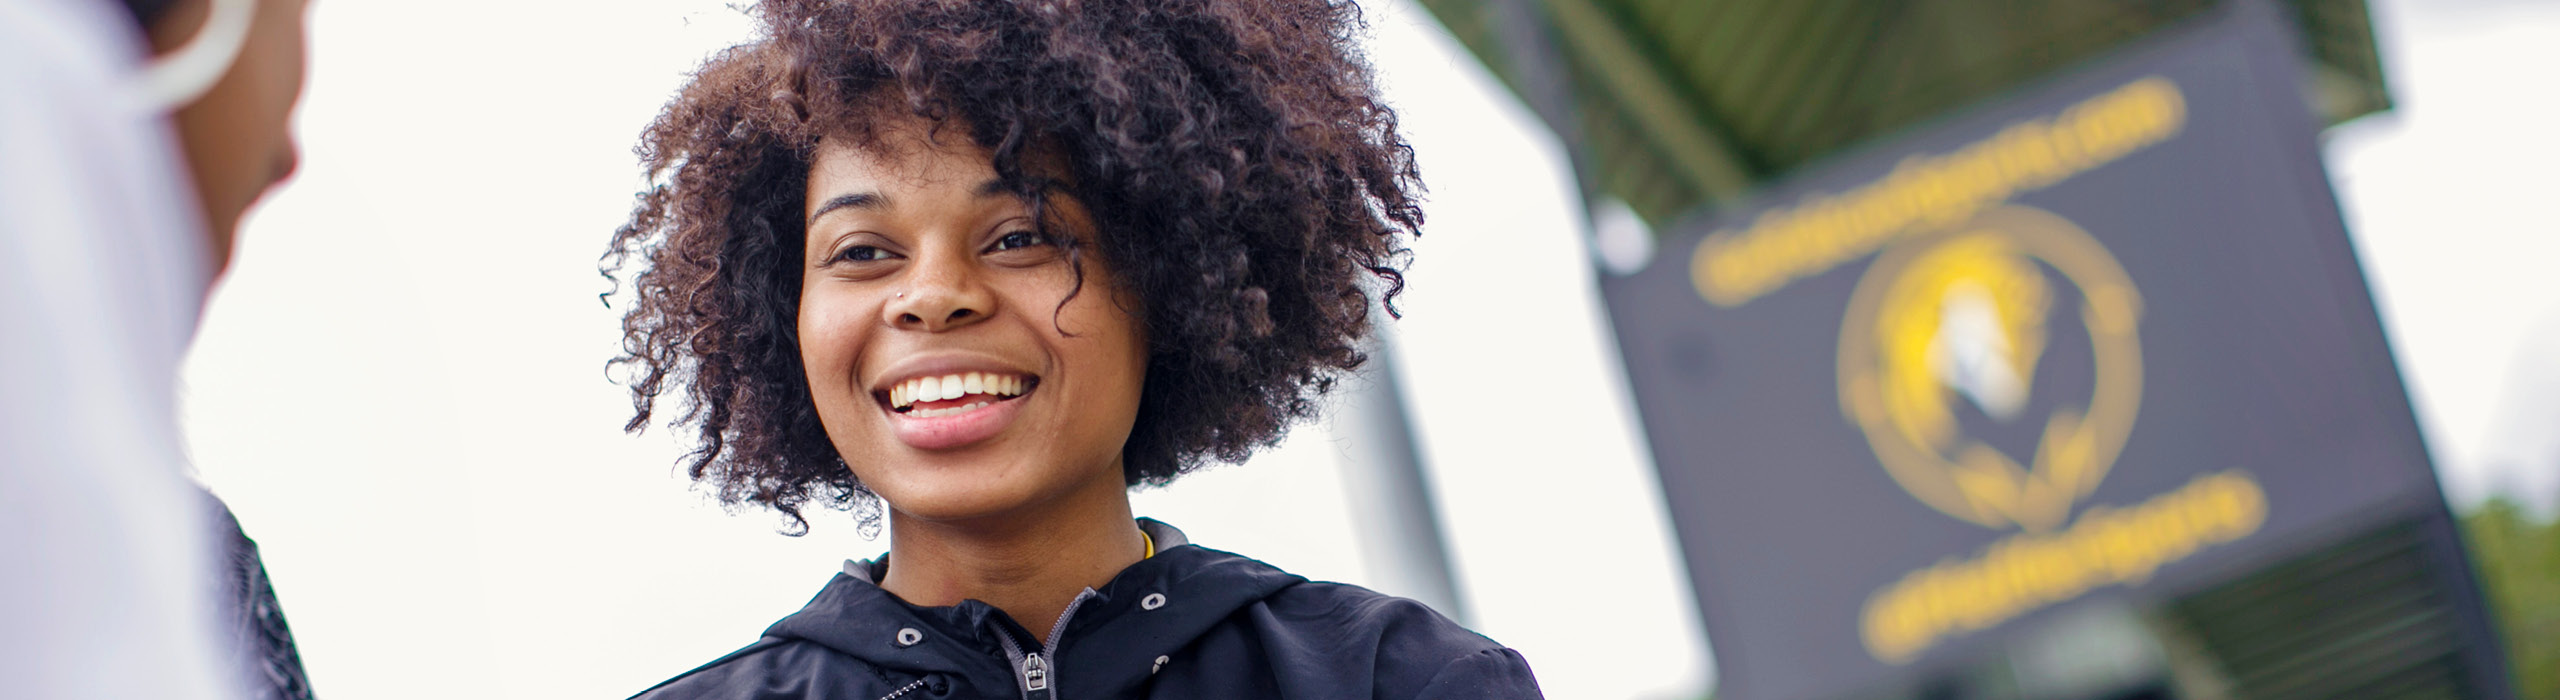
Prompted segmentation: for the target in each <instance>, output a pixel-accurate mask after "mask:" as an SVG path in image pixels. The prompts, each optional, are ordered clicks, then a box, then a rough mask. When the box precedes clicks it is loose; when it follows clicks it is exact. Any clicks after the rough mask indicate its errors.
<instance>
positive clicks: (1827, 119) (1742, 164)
mask: <svg viewBox="0 0 2560 700" xmlns="http://www.w3.org/2000/svg"><path fill="white" fill-rule="evenodd" d="M1420 1H1421V3H1422V4H1423V6H1425V7H1427V8H1429V9H1430V11H1431V13H1432V14H1433V15H1435V16H1436V17H1438V19H1439V20H1440V22H1441V23H1442V24H1443V25H1444V26H1446V27H1448V29H1449V31H1450V32H1451V33H1452V34H1454V35H1456V36H1457V38H1458V39H1459V40H1460V41H1461V42H1463V43H1464V44H1465V45H1466V46H1467V48H1468V49H1469V50H1470V51H1472V52H1473V53H1474V54H1475V55H1476V56H1477V57H1478V58H1479V59H1482V60H1483V61H1484V62H1485V64H1486V65H1487V66H1489V67H1491V68H1492V69H1493V72H1494V73H1495V74H1496V75H1497V76H1499V77H1500V78H1501V79H1502V80H1503V82H1504V83H1506V84H1507V85H1509V86H1510V87H1511V89H1512V90H1513V92H1515V93H1517V94H1519V95H1521V96H1522V98H1523V99H1524V100H1526V101H1527V102H1528V103H1529V104H1530V106H1531V107H1532V108H1533V109H1535V110H1537V111H1538V113H1539V115H1540V116H1541V117H1542V118H1544V119H1545V120H1546V121H1547V123H1548V125H1549V126H1550V127H1556V131H1557V133H1558V134H1559V135H1560V136H1562V137H1563V139H1564V140H1565V143H1566V144H1567V146H1568V147H1569V149H1570V150H1571V151H1572V152H1573V157H1574V159H1575V161H1576V162H1577V165H1578V168H1577V169H1578V170H1580V171H1581V176H1582V177H1583V178H1584V180H1583V182H1584V184H1585V189H1586V194H1597V193H1606V194H1608V195H1611V196H1615V197H1617V198H1618V199H1621V200H1624V201H1625V202H1627V203H1628V205H1629V206H1630V207H1631V208H1633V209H1634V210H1635V211H1636V213H1637V214H1639V215H1641V216H1643V217H1644V219H1645V220H1646V221H1647V222H1648V223H1650V224H1652V225H1653V226H1654V227H1655V228H1656V229H1657V230H1660V229H1662V228H1663V227H1665V226H1667V225H1669V224H1671V223H1672V222H1673V221H1674V220H1676V219H1678V218H1679V217H1680V216H1682V215H1684V214H1687V213H1690V212H1691V211H1692V210H1695V209H1698V208H1699V207H1701V206H1708V205H1714V204H1716V203H1719V202H1727V201H1731V200H1733V199H1734V198H1736V197H1739V196H1741V195H1742V194H1744V193H1746V192H1748V191H1749V190H1750V189H1751V188H1752V187H1753V186H1754V185H1756V184H1758V183H1761V182H1764V181H1767V180H1770V179H1773V178H1776V177H1778V176H1780V175H1783V174H1785V173H1787V172H1789V171H1791V170H1793V169H1795V168H1797V167H1798V166H1802V165H1805V164H1807V163H1810V162H1813V161H1816V160H1819V159H1821V158H1822V157H1823V156H1825V155H1828V154H1831V153H1834V152H1838V151H1840V150H1842V149H1844V148H1847V147H1850V146H1853V145H1856V144H1859V143H1862V142H1864V141H1866V140H1868V139H1870V138H1872V137H1876V136H1880V135H1885V134H1889V133H1893V132H1895V131H1898V130H1900V129H1903V128H1906V127H1909V126H1914V125H1916V124H1919V123H1921V122H1923V121H1926V120H1928V119H1930V118H1931V117H1933V116H1936V115H1939V114H1943V113H1945V112H1947V111H1948V110H1951V109H1954V108H1957V107H1960V106H1962V105H1966V104H1970V103H1973V102H1975V101H1978V100H1982V99H1985V98H1989V97H1992V96H1994V95H1997V94H2000V93H2001V92H2003V91H2004V90H2007V89H2008V88H2010V87H2012V86H2015V85H2018V84H2021V83H2024V82H2027V81H2031V80H2035V79H2037V78H2039V77H2041V76H2045V75H2048V74H2051V73H2053V72H2055V71H2058V70H2062V69H2065V68H2068V67H2069V66H2071V65H2073V64H2076V63H2078V62H2080V61H2082V60H2084V59H2089V58H2093V57H2096V56H2098V55H2100V54H2103V53H2105V52H2107V51H2108V50H2109V49H2111V48H2114V47H2116V46H2119V45H2121V44H2124V43H2127V42H2131V41H2135V40H2138V39H2140V38H2141V37H2143V36H2145V35H2148V34H2150V33H2152V32H2153V31H2154V30H2157V29H2161V28H2163V27H2166V26H2168V25H2171V24H2174V23H2177V22H2178V21H2179V20H2182V19H2186V18H2188V17H2192V16H2196V15H2198V14H2200V13H2202V12H2204V11H2205V10H2208V9H2210V8H2212V7H2214V6H2216V5H2217V4H2218V2H2221V1H2222V0H1929V1H1928V2H1919V1H1916V0H1904V1H1891V0H1420ZM2283 6H2284V8H2285V10H2286V11H2287V12H2289V13H2290V15H2291V16H2293V17H2294V18H2295V19H2296V20H2297V21H2296V24H2297V26H2299V27H2301V30H2302V33H2301V36H2302V37H2303V38H2304V44H2305V47H2306V48H2307V49H2308V51H2309V53H2310V54H2311V59H2312V60H2311V61H2310V64H2311V69H2310V70H2309V71H2307V73H2308V74H2309V75H2311V76H2312V78H2311V83H2312V84H2311V85H2307V86H2305V89H2306V95H2307V98H2308V99H2310V100H2311V102H2312V104H2313V107H2314V108H2315V110H2317V112H2318V113H2319V114H2320V115H2322V116H2323V117H2324V118H2326V119H2327V120H2328V122H2329V123H2331V124H2336V123H2338V122H2343V121H2347V120H2350V119H2354V118H2356V117H2359V116H2363V115H2366V114H2371V113H2373V112H2377V111H2381V110H2385V109H2389V108H2390V107H2391V96H2390V92H2389V90H2388V89H2387V88H2386V87H2385V84H2384V81H2383V76H2382V65H2381V60H2380V57H2379V56H2378V54H2377V53H2376V51H2375V48H2374V39H2373V25H2372V21H2371V19H2370V15H2369V13H2368V12H2367V10H2366V7H2365V3H2364V0H2283Z"/></svg>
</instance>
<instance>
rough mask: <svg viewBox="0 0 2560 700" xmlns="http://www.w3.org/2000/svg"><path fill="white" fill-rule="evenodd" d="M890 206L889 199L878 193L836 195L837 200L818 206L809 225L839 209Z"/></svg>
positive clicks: (811, 215)
mask: <svg viewBox="0 0 2560 700" xmlns="http://www.w3.org/2000/svg"><path fill="white" fill-rule="evenodd" d="M888 206H889V197H888V196H887V195H883V194H880V193H878V192H855V193H853V194H840V195H836V198H835V199H830V200H827V203H825V204H821V205H818V211H817V212H816V213H812V214H810V215H809V223H811V224H815V223H818V217H821V216H826V215H827V213H828V212H832V211H835V210H838V209H846V208H854V209H881V208H886V207H888Z"/></svg>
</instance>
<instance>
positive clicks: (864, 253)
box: [836, 245, 889, 262]
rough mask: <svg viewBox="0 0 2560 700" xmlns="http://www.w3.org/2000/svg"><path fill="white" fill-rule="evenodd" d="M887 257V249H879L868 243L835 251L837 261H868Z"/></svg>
mask: <svg viewBox="0 0 2560 700" xmlns="http://www.w3.org/2000/svg"><path fill="white" fill-rule="evenodd" d="M887 257H889V251H885V250H881V249H880V247H879V246H869V245H858V246H854V247H851V248H846V249H844V251H843V252H839V253H836V260H837V261H839V262H870V261H873V260H880V259H883V258H887Z"/></svg>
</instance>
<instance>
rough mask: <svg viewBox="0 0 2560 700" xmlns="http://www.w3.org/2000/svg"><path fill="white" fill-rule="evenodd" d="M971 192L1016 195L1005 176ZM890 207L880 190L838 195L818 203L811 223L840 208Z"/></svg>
mask: <svg viewBox="0 0 2560 700" xmlns="http://www.w3.org/2000/svg"><path fill="white" fill-rule="evenodd" d="M971 194H972V195H975V196H976V197H977V198H979V199H988V198H992V197H1012V196H1016V195H1015V193H1014V184H1013V183H1011V182H1008V181H1006V180H1004V179H1003V178H996V179H993V180H988V181H986V182H981V183H978V188H977V190H976V191H974V192H971ZM888 207H889V196H888V195H885V194H881V193H878V192H855V193H852V194H841V195H836V197H835V198H834V199H830V200H827V203H825V204H821V205H818V211H817V212H815V213H812V214H810V215H809V223H811V224H815V223H818V217H822V216H826V215H827V214H828V213H830V212H833V211H835V210H838V209H886V208H888Z"/></svg>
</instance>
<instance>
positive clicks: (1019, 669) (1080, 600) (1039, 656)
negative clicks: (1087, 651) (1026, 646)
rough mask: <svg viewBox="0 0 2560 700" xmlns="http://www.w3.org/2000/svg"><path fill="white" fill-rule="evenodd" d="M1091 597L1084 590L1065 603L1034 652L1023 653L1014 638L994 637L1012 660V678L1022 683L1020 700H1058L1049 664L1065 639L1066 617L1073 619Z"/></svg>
mask: <svg viewBox="0 0 2560 700" xmlns="http://www.w3.org/2000/svg"><path fill="white" fill-rule="evenodd" d="M1091 597H1093V589H1091V588H1087V589H1084V592H1083V593H1078V594H1076V599H1075V600H1071V601H1067V609H1066V610H1064V611H1061V612H1059V613H1058V622H1057V623H1056V624H1052V625H1050V626H1049V639H1048V640H1047V641H1044V642H1042V643H1041V644H1040V648H1039V649H1038V650H1036V651H1024V650H1023V649H1022V646H1021V645H1019V644H1016V643H1014V641H1013V635H1010V634H998V635H996V641H997V642H1001V643H1003V644H1004V655H1005V656H1007V657H1010V658H1011V659H1012V661H1013V676H1014V677H1013V679H1014V680H1015V681H1017V682H1019V683H1021V684H1022V700H1057V691H1055V690H1052V689H1051V688H1053V687H1055V686H1056V685H1057V678H1056V677H1055V676H1054V675H1053V673H1052V671H1051V669H1050V668H1049V663H1050V662H1051V661H1052V660H1055V659H1056V658H1057V657H1058V640H1059V638H1060V637H1064V636H1066V633H1067V618H1070V617H1074V616H1075V614H1076V607H1077V606H1081V605H1084V601H1085V599H1087V598H1091Z"/></svg>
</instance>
